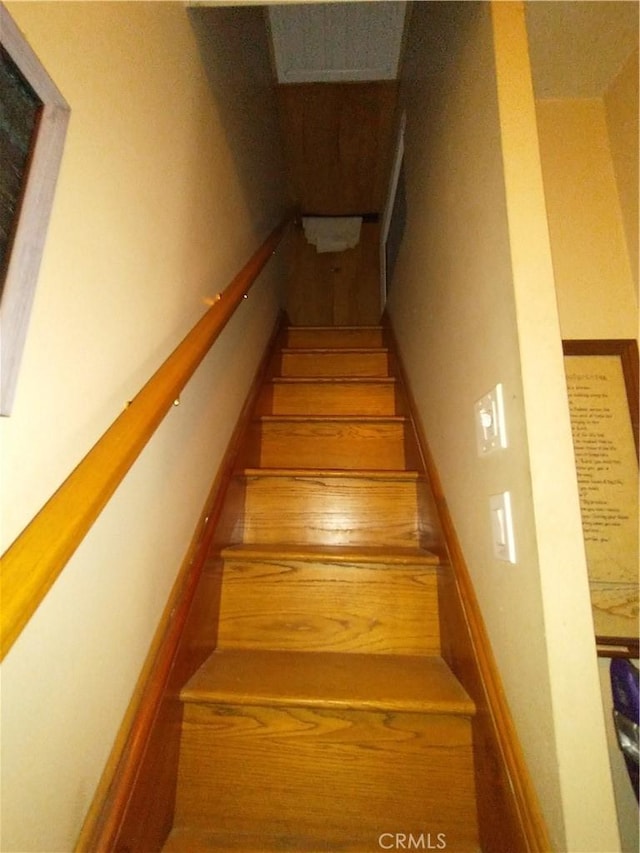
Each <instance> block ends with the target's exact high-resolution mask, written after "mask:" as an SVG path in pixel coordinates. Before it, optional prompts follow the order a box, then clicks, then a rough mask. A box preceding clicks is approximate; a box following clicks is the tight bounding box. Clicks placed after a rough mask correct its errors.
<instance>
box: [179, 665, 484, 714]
mask: <svg viewBox="0 0 640 853" xmlns="http://www.w3.org/2000/svg"><path fill="white" fill-rule="evenodd" d="M181 698H182V700H183V701H184V702H193V703H197V704H229V705H243V706H245V705H268V706H271V707H273V706H280V707H283V706H286V707H293V706H295V707H322V708H325V709H326V708H341V709H346V708H348V709H351V710H367V711H372V710H374V711H383V712H391V711H396V712H414V713H422V714H447V715H460V716H470V715H472V714H473V713H474V710H475V709H474V704H473V702H472V701H471V699H470V698H469V696H468V695H467V693H466V692H465V690H464V689H463V687H462V685H461V684H460V682H459V681H458V680H457V679H456V678H455V676H454V675H453V673H452V672H451V670H450V669H449V667H448V666H447V664H446V663H445V662H444V660H443V659H442V658H440V657H435V656H434V657H417V656H416V657H414V656H404V655H375V654H349V653H347V654H340V653H336V652H291V651H263V650H254V649H251V650H244V649H228V650H225V651H216V652H214V653H213V654H212V655H211V656H210V657H209V659H208V660H207V661H206V662H205V663H204V664H203V665H202V667H201V668H200V669H199V670H198V671H197V672H196V673H195V675H194V676H193V677H192V678H191V680H190V681H189V682H188V684H187V685H186V686H185V687H184V688H183V690H182V692H181Z"/></svg>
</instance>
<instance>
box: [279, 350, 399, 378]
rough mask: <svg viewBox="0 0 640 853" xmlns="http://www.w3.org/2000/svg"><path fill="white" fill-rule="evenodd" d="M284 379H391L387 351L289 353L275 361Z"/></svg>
mask: <svg viewBox="0 0 640 853" xmlns="http://www.w3.org/2000/svg"><path fill="white" fill-rule="evenodd" d="M275 372H276V374H279V375H281V376H300V377H308V376H318V377H324V376H327V377H329V376H351V377H356V376H367V377H374V376H388V375H389V357H388V355H387V353H386V352H361V353H359V352H345V353H341V352H331V351H328V352H299V353H297V352H289V353H283V354H282V355H281V356H280V358H279V359H277V362H276V371H275Z"/></svg>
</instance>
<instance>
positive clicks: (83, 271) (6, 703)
mask: <svg viewBox="0 0 640 853" xmlns="http://www.w3.org/2000/svg"><path fill="white" fill-rule="evenodd" d="M9 10H10V12H11V14H12V15H13V16H14V17H15V19H16V22H17V23H18V25H19V26H20V28H21V29H22V30H23V32H24V33H25V35H26V37H27V39H28V40H29V42H30V43H31V45H32V46H33V48H34V49H35V51H36V53H37V54H38V55H39V57H40V58H41V60H42V61H43V63H44V65H45V66H46V68H47V69H48V71H49V72H50V74H51V75H52V77H53V78H54V80H55V82H56V83H57V85H58V86H59V88H60V90H61V91H62V93H63V94H64V96H65V98H66V99H67V100H68V101H69V103H70V105H71V109H72V113H71V122H70V126H69V134H68V140H67V145H66V149H65V154H64V159H63V163H62V170H61V174H60V180H59V184H58V189H57V194H56V199H55V204H54V210H53V217H52V221H51V226H50V231H49V237H48V241H47V245H46V249H45V254H44V259H43V265H42V270H41V275H40V278H39V282H38V289H37V294H36V300H35V304H34V309H33V315H32V320H31V326H30V329H29V336H28V339H27V345H26V350H25V355H24V360H23V366H22V371H21V375H20V378H19V384H18V392H17V396H16V402H15V407H14V413H13V415H12V416H11V418H5V419H2V421H0V438H1V440H2V455H3V459H2V464H3V477H2V507H1V511H2V519H3V524H2V546H3V547H4V546H6V545H8V544H9V542H10V541H11V540H12V539H13V538H14V537H15V535H16V534H17V533H19V531H20V529H21V528H22V527H23V526H24V525H25V524H26V523H27V522H28V521H29V519H30V518H31V517H32V515H33V514H34V513H35V512H36V511H37V510H38V509H39V507H40V506H41V505H42V503H43V502H44V501H45V500H46V499H47V498H48V497H49V495H50V494H51V493H52V492H53V491H54V489H55V488H56V487H57V486H58V485H59V483H60V482H61V481H62V480H63V479H64V477H65V476H66V475H67V474H68V473H69V472H70V470H71V469H72V467H73V466H74V465H75V464H76V463H77V462H78V461H79V460H80V458H81V457H82V456H83V455H84V454H85V453H86V451H87V450H88V449H89V448H90V447H91V445H92V444H93V443H94V442H95V441H96V440H97V438H98V437H99V436H100V434H101V433H102V432H103V431H104V430H105V429H106V428H107V427H108V425H109V424H110V423H111V421H112V420H113V419H114V418H115V417H116V416H117V415H118V414H119V413H120V411H121V410H122V407H123V405H124V404H125V402H126V400H128V399H131V397H132V396H133V395H134V394H135V393H136V392H137V391H138V390H139V388H140V386H141V385H142V384H143V382H144V381H146V379H147V378H148V377H149V376H150V375H151V373H152V372H153V371H154V370H155V369H156V367H158V366H159V364H160V363H161V362H162V360H163V359H164V358H165V357H166V356H167V355H168V354H169V353H170V351H171V350H172V349H173V347H174V346H175V345H176V344H177V343H178V342H179V341H180V340H181V338H182V337H183V336H184V334H185V333H186V332H187V331H188V330H189V328H190V327H191V326H192V325H193V324H194V323H195V321H196V320H197V319H198V318H199V317H200V316H201V315H202V313H203V312H204V311H205V310H206V306H205V304H204V300H205V299H206V298H207V297H212V296H215V294H216V293H217V292H218V291H219V290H221V289H223V287H224V286H225V285H226V284H227V283H228V281H229V279H230V278H231V277H232V275H233V274H235V272H237V270H238V269H239V268H240V266H241V265H242V264H243V263H244V261H245V260H246V259H247V258H248V256H249V255H250V253H251V251H252V250H253V249H254V248H255V247H256V246H257V244H258V243H259V242H260V241H261V240H262V239H263V237H265V236H266V234H267V233H268V231H269V230H270V229H271V227H273V226H274V225H275V224H276V222H277V221H278V219H279V217H280V214H281V209H282V200H281V198H280V195H279V187H281V186H282V172H281V163H280V159H279V141H278V137H277V131H276V121H275V112H274V111H273V109H272V107H273V101H272V99H271V96H270V91H269V77H268V73H269V69H268V59H267V56H268V54H267V48H266V42H265V40H264V33H263V29H262V15H261V12H260V11H259V10H250V9H247V10H239V11H237V12H232V11H231V12H225V13H224V14H225V15H226V17H225V19H224V21H220V22H219V26H218V28H217V30H216V32H217V35H216V38H217V39H218V40H219V43H218V46H220V45H224V50H222V48H221V49H220V56H221V61H222V62H226V61H227V59H228V56H229V55H230V53H232V52H234V51H235V66H234V76H233V78H232V80H231V81H229V82H228V84H227V85H229V86H230V87H231V89H232V91H227V92H226V93H225V95H224V97H223V96H222V95H221V94H220V93H219V92H218V93H216V92H214V93H213V94H212V91H211V88H210V86H209V84H208V81H207V79H206V76H205V73H204V71H203V69H202V66H201V62H200V58H199V55H198V49H197V42H196V38H195V36H194V32H193V30H192V27H191V25H190V22H189V19H188V17H187V13H186V11H185V9H184V6H183V4H182V3H181V2H176V3H159V4H156V3H101V2H95V3H94V2H92V3H64V2H62V3H33V4H32V3H14V4H9ZM247 39H250V40H251V44H252V50H251V51H250V53H249V54H246V53H241V52H240V50H239V45H240V43H246V40H247ZM210 50H211V55H212V59H213V60H214V61H215V57H216V49H215V44H214V43H212V44H210ZM211 77H212V80H214V82H215V80H216V73H215V68H214V69H212V73H211ZM232 95H233V97H232ZM249 113H250V114H251V116H252V121H253V123H252V125H251V127H250V128H249V126H248V122H247V115H248V114H249ZM249 130H250V131H251V132H249ZM278 287H279V265H278V263H277V260H276V261H274V262H272V263H271V264H270V266H269V267H268V268H267V270H266V271H265V273H264V274H263V276H262V278H261V280H260V282H259V283H258V284H257V285H256V287H255V289H254V290H253V291H252V294H251V296H250V298H249V300H247V302H246V303H243V305H242V307H241V309H240V311H239V313H238V314H237V315H236V317H234V319H233V320H232V322H231V323H230V325H229V326H228V327H227V330H226V331H225V332H224V333H223V335H222V337H221V338H220V339H219V341H218V342H217V344H216V346H215V348H214V350H213V351H212V353H211V354H210V355H209V356H208V357H207V358H206V359H205V361H204V362H203V364H202V365H201V367H200V368H199V370H198V372H197V373H196V375H195V377H194V379H193V380H192V382H191V384H190V385H189V386H188V387H187V389H186V390H185V392H184V393H183V395H182V401H181V405H180V406H179V407H177V408H174V409H172V411H171V412H170V413H169V415H167V417H166V419H165V420H164V422H163V423H162V425H161V426H160V428H159V430H158V432H157V433H156V435H155V436H154V438H153V439H152V440H151V442H150V444H149V445H148V446H147V448H146V449H145V450H144V452H143V454H142V456H141V458H140V460H139V461H138V463H137V464H136V465H135V466H134V468H133V469H132V471H131V472H130V473H129V475H128V476H127V477H126V479H125V481H124V482H123V484H122V486H121V487H120V489H119V490H118V491H117V493H116V495H115V497H114V498H113V500H112V502H111V503H110V504H109V506H108V507H107V509H106V510H105V512H104V513H103V515H102V516H101V518H100V519H99V521H98V522H97V524H96V525H95V526H94V528H93V529H92V531H91V532H90V534H89V535H88V537H87V538H86V540H85V541H84V543H83V544H82V545H81V547H80V549H79V550H78V552H77V553H76V555H75V556H74V557H73V559H72V560H71V562H70V563H69V565H68V566H67V568H66V570H65V572H64V573H63V575H62V576H61V578H60V579H59V581H58V582H57V583H56V584H55V586H54V588H53V590H52V591H51V593H50V594H49V596H48V597H47V599H46V600H45V601H44V603H43V604H42V606H41V607H40V608H39V610H38V611H37V613H36V615H35V616H34V618H33V619H32V621H31V622H30V624H29V625H28V627H27V629H26V630H25V631H24V633H23V634H22V636H21V637H20V638H19V640H18V641H17V643H16V645H15V646H14V648H13V649H12V651H11V652H10V654H9V655H8V657H7V658H6V660H5V662H4V664H3V667H2V683H3V729H2V735H3V738H2V739H3V756H2V769H3V772H2V809H3V813H2V818H3V821H2V823H3V827H2V832H3V837H2V841H1V842H0V847H1V849H2V850H3V851H7V853H12V851H15V853H17V851H20V853H26V851H38V852H39V853H41V851H43V850H47V851H69V850H71V849H72V848H73V845H74V842H75V839H76V837H77V833H78V831H79V828H80V826H81V823H82V820H83V818H84V815H85V812H86V809H87V806H88V804H89V802H90V800H91V797H92V795H93V792H94V789H95V786H96V783H97V781H98V779H99V777H100V774H101V772H102V768H103V765H104V762H105V760H106V758H107V756H108V753H109V750H110V747H111V744H112V741H113V738H114V736H115V734H116V732H117V729H118V726H119V724H120V721H121V719H122V715H123V713H124V711H125V709H126V707H127V704H128V702H129V699H130V696H131V691H132V689H133V687H134V685H135V682H136V679H137V677H138V673H139V671H140V668H141V666H142V663H143V661H144V658H145V655H146V653H147V649H148V647H149V643H150V641H151V638H152V636H153V633H154V630H155V628H156V625H157V623H158V620H159V617H160V615H161V613H162V609H163V607H164V604H165V602H166V600H167V596H168V594H169V591H170V589H171V586H172V584H173V581H174V578H175V576H176V573H177V571H178V569H179V567H180V563H181V560H182V557H183V555H184V553H185V551H186V549H187V546H188V543H189V540H190V537H191V535H192V533H193V530H194V528H195V525H196V522H197V520H198V516H199V513H200V509H201V507H202V505H203V502H204V499H205V497H206V494H207V492H208V489H209V486H210V484H211V482H212V480H213V477H214V475H215V472H216V469H217V466H218V464H219V462H220V460H221V457H222V454H223V452H224V449H225V446H226V442H227V440H228V438H229V435H230V431H231V430H232V428H233V425H234V422H235V419H236V417H237V414H238V412H239V409H240V407H241V405H242V403H243V400H244V396H245V394H246V391H247V389H248V386H249V383H250V382H251V379H252V376H253V373H254V371H255V367H256V364H257V360H258V359H259V357H260V355H261V351H262V349H263V347H264V344H265V342H266V340H267V338H268V335H269V334H270V331H271V327H272V324H273V322H274V318H275V315H276V311H277V309H278Z"/></svg>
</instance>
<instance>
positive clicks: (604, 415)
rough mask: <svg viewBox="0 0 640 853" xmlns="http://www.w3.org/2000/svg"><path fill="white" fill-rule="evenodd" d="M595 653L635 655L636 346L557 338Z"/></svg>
mask: <svg viewBox="0 0 640 853" xmlns="http://www.w3.org/2000/svg"><path fill="white" fill-rule="evenodd" d="M563 350H564V364H565V375H566V380H567V391H568V396H569V409H570V413H571V428H572V433H573V445H574V452H575V458H576V471H577V476H578V487H579V491H580V510H581V514H582V529H583V533H584V541H585V550H586V555H587V566H588V571H589V587H590V591H591V605H592V608H593V619H594V627H595V633H596V641H597V646H598V653H599V654H601V655H603V656H625V657H629V656H634V657H635V656H637V654H638V545H639V542H638V346H637V343H636V342H635V341H634V340H585V341H578V340H575V341H564V342H563Z"/></svg>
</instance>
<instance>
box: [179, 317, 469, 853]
mask: <svg viewBox="0 0 640 853" xmlns="http://www.w3.org/2000/svg"><path fill="white" fill-rule="evenodd" d="M391 363H392V360H391V359H390V358H389V352H388V350H387V347H386V346H385V341H384V335H383V332H382V330H381V329H380V328H377V327H376V328H373V327H360V328H343V329H336V328H308V329H300V328H291V329H290V330H289V331H288V333H287V335H286V336H285V337H284V339H283V340H282V342H281V345H280V347H279V349H278V351H277V352H276V353H275V354H274V357H273V365H272V367H273V369H272V373H271V375H270V376H269V379H268V381H267V382H266V383H265V385H264V387H263V388H262V390H261V393H260V396H259V399H258V404H257V406H256V411H255V418H254V421H253V424H252V427H251V430H250V431H249V435H248V436H247V443H246V452H245V453H244V454H243V457H242V458H243V465H244V467H243V468H242V469H241V470H239V471H238V472H237V479H238V483H239V484H241V486H242V488H243V490H244V494H245V505H244V506H245V509H244V518H243V523H242V525H241V527H240V528H238V531H237V536H236V537H235V539H234V541H232V542H230V543H229V544H228V545H227V546H226V547H224V548H223V549H222V551H221V553H220V558H221V560H222V561H223V564H224V570H223V580H222V590H221V595H220V610H219V617H218V642H217V649H216V651H215V652H214V653H213V655H212V656H211V657H210V658H209V659H208V660H207V661H206V662H205V664H204V665H203V666H202V667H201V668H200V670H199V671H198V672H197V673H196V674H195V675H194V676H193V678H192V679H191V680H190V681H189V683H188V684H187V685H186V686H185V687H184V689H183V691H182V694H181V698H182V702H183V705H184V715H183V728H182V745H181V755H180V769H179V779H178V790H177V799H176V817H175V823H174V829H173V831H172V833H171V835H170V837H169V839H168V841H167V843H166V846H165V850H167V851H181V853H197V851H214V850H216V851H224V850H228V851H232V850H233V851H245V853H248V852H249V851H261V853H267V851H278V850H289V851H300V853H302V851H324V850H327V851H342V850H344V851H358V852H359V853H364V851H369V850H370V851H377V850H380V849H383V848H382V846H381V841H380V839H381V838H382V837H383V836H384V840H385V842H388V839H389V838H390V837H395V834H399V835H400V836H403V837H404V838H405V842H404V843H405V844H406V843H408V842H407V841H406V839H408V838H409V836H411V837H412V838H413V840H414V842H415V843H417V844H422V845H424V848H425V849H428V848H427V840H429V843H430V844H431V846H432V847H433V845H435V843H436V840H437V839H440V841H441V843H446V849H448V850H453V851H457V853H463V851H477V850H479V843H478V831H477V820H476V799H475V788H474V772H473V755H472V743H471V720H472V717H473V715H474V712H475V709H474V706H473V703H472V702H471V700H470V699H469V697H468V696H467V694H466V693H465V691H464V690H463V688H462V687H461V685H460V684H459V682H458V681H457V680H456V679H455V677H454V676H453V674H452V673H451V671H450V670H449V668H448V667H447V665H446V664H445V662H444V660H443V659H442V657H441V656H440V651H441V649H440V625H439V612H438V574H439V572H440V571H441V568H440V559H439V557H438V553H437V552H438V548H437V544H438V542H437V524H436V521H435V518H434V517H431V516H430V513H431V510H430V505H431V504H430V502H429V499H428V495H427V497H426V498H425V489H426V485H425V483H424V481H423V479H422V477H421V475H420V474H419V473H418V471H416V470H414V469H413V467H412V465H411V460H412V458H413V452H412V427H411V423H410V421H409V420H408V419H407V417H406V414H405V409H406V407H405V406H404V405H403V394H402V389H401V388H400V387H399V384H398V381H397V378H396V377H394V376H392V375H391V374H390V364H391ZM389 833H390V834H391V835H389ZM385 834H386V835H385ZM420 839H422V841H420ZM417 849H419V848H417Z"/></svg>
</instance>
